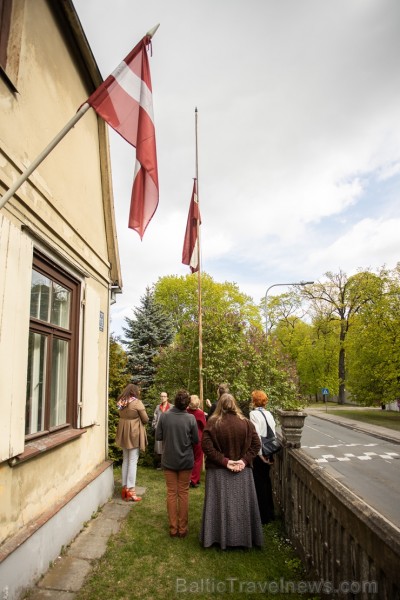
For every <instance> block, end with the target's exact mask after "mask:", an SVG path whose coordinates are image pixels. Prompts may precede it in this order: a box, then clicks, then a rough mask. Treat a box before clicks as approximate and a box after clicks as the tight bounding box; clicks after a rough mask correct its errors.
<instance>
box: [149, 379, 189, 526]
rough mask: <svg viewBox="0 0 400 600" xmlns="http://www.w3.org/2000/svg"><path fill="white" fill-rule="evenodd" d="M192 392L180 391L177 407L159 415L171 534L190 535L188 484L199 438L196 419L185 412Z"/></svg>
mask: <svg viewBox="0 0 400 600" xmlns="http://www.w3.org/2000/svg"><path fill="white" fill-rule="evenodd" d="M189 402H190V395H189V393H188V392H187V391H186V390H179V391H178V392H177V394H176V396H175V402H174V406H173V407H172V408H171V409H170V410H169V411H168V412H165V413H162V414H161V415H160V418H159V420H158V423H157V428H156V440H157V441H162V442H163V453H162V457H161V466H162V468H163V470H164V476H165V483H166V486H167V511H168V520H169V534H170V536H171V537H182V538H183V537H186V536H187V534H188V513H189V483H190V476H191V473H192V469H193V464H194V456H193V444H197V443H198V441H199V434H198V429H197V423H196V419H195V418H194V416H193V415H191V414H189V413H188V412H186V408H187V407H188V405H189Z"/></svg>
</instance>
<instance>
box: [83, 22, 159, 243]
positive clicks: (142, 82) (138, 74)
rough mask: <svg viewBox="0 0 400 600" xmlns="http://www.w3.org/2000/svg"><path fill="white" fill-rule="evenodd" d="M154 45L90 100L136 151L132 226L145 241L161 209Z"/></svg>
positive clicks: (135, 53) (130, 59)
mask: <svg viewBox="0 0 400 600" xmlns="http://www.w3.org/2000/svg"><path fill="white" fill-rule="evenodd" d="M150 44H151V36H150V35H149V34H147V35H145V36H144V38H143V39H142V40H141V41H140V42H139V43H138V44H137V45H136V46H135V47H134V48H133V50H132V51H131V52H130V53H129V54H128V56H127V57H126V58H125V59H124V60H123V61H122V63H121V64H120V65H119V66H118V67H117V68H116V69H115V71H114V72H113V73H112V74H111V75H109V76H108V77H107V79H106V80H105V81H104V82H103V83H102V84H101V85H100V86H99V87H98V88H97V90H96V91H95V92H93V94H92V95H91V96H90V97H89V98H88V100H87V102H88V104H90V106H92V107H93V108H94V110H95V111H96V112H97V114H98V115H100V117H102V118H103V119H104V120H105V121H106V122H107V123H108V124H109V125H110V126H111V127H112V128H113V129H115V131H117V132H118V133H119V134H120V135H121V136H122V137H123V138H124V139H125V140H126V141H127V142H129V144H132V146H134V147H135V148H136V164H135V173H134V180H133V188H132V196H131V205H130V212H129V222H128V225H129V227H130V228H131V229H134V230H135V231H137V232H138V234H139V235H140V238H141V239H142V238H143V235H144V232H145V230H146V227H147V225H148V224H149V222H150V221H151V219H152V217H153V215H154V213H155V212H156V209H157V206H158V170H157V154H156V136H155V128H154V117H153V97H152V87H151V78H150V67H149V61H148V56H147V47H148V46H149V45H150Z"/></svg>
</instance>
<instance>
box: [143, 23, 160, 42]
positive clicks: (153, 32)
mask: <svg viewBox="0 0 400 600" xmlns="http://www.w3.org/2000/svg"><path fill="white" fill-rule="evenodd" d="M159 27H160V23H158V25H156V26H155V27H153V29H150V30H149V31H148V32H147V33H146V37H147V36H149V37H151V38H152V37H153V35H154V34H155V32H156V31H157V29H158V28H159Z"/></svg>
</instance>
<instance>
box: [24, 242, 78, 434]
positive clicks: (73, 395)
mask: <svg viewBox="0 0 400 600" xmlns="http://www.w3.org/2000/svg"><path fill="white" fill-rule="evenodd" d="M32 268H33V269H35V270H36V271H39V272H40V273H42V274H43V275H44V276H45V277H50V278H52V279H53V280H54V281H57V282H59V283H60V284H61V285H63V286H65V287H66V288H67V289H69V290H71V291H72V292H73V302H72V304H71V322H70V325H69V328H68V329H64V328H61V327H58V326H55V325H51V324H48V323H43V322H41V321H39V320H37V319H33V318H32V317H31V319H30V326H29V330H30V331H37V332H42V333H51V334H52V335H53V334H54V335H56V336H57V337H59V338H60V339H65V340H68V339H69V340H70V342H71V347H70V356H69V358H70V361H71V368H70V370H69V373H68V390H69V392H68V395H69V398H68V403H67V419H66V423H67V424H71V425H72V427H76V426H77V420H78V407H77V398H78V389H77V381H78V356H79V346H78V344H79V305H80V286H81V284H80V281H79V280H78V279H76V278H75V277H73V276H72V275H70V274H68V273H66V272H65V271H64V269H63V268H62V266H59V265H58V264H57V263H55V262H54V261H53V260H52V259H51V258H49V257H47V256H46V255H44V254H42V253H41V252H39V251H37V250H35V252H34V255H33V264H32ZM46 410H48V406H46ZM64 426H65V424H64ZM38 433H39V434H41V435H42V436H45V435H48V431H41V432H38ZM50 435H51V432H50ZM30 441H31V440H29V436H26V437H25V443H26V444H28V443H29V442H30Z"/></svg>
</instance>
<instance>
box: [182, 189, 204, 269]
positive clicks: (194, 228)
mask: <svg viewBox="0 0 400 600" xmlns="http://www.w3.org/2000/svg"><path fill="white" fill-rule="evenodd" d="M200 225H201V217H200V209H199V202H198V198H197V180H196V179H195V180H194V183H193V193H192V199H191V201H190V208H189V215H188V220H187V224H186V232H185V240H184V242H183V251H182V263H183V264H184V265H189V267H190V269H191V271H192V273H196V271H198V270H199V268H200V265H199V254H200V253H199V226H200Z"/></svg>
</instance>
